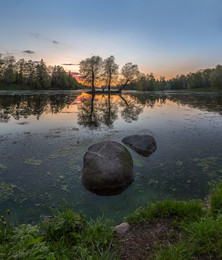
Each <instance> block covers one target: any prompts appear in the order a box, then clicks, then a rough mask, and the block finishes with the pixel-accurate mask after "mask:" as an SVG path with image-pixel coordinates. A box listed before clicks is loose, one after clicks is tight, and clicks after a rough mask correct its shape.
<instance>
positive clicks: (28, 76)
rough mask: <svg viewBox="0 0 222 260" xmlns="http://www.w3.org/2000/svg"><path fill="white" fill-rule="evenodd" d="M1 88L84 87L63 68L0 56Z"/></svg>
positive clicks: (41, 62)
mask: <svg viewBox="0 0 222 260" xmlns="http://www.w3.org/2000/svg"><path fill="white" fill-rule="evenodd" d="M0 86H2V87H3V88H4V89H7V87H8V86H12V87H15V88H16V87H17V88H21V89H40V90H41V89H78V88H80V87H81V86H82V85H81V84H80V83H78V82H77V81H76V79H75V78H74V77H73V76H72V75H71V73H70V72H69V73H67V72H66V71H65V70H64V68H63V67H62V66H46V64H45V62H44V61H43V60H41V61H40V62H37V61H32V60H29V61H26V60H24V59H20V60H18V61H16V60H15V58H14V56H5V57H4V58H2V57H1V56H0Z"/></svg>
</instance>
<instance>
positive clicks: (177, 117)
mask: <svg viewBox="0 0 222 260" xmlns="http://www.w3.org/2000/svg"><path fill="white" fill-rule="evenodd" d="M132 134H149V135H152V136H153V137H154V138H155V140H156V143H157V150H156V151H155V152H154V153H153V154H151V155H150V156H149V157H143V156H141V155H139V154H137V153H136V152H134V151H132V150H131V149H130V148H129V147H127V146H126V148H127V149H128V150H129V151H130V153H131V155H132V158H133V162H134V174H135V181H134V182H133V183H132V184H131V186H130V187H128V188H127V189H126V190H125V191H123V192H122V193H121V194H119V195H116V196H98V195H96V194H93V193H91V192H90V191H88V190H86V189H85V188H84V186H83V185H82V183H81V169H82V167H83V157H84V154H85V152H86V151H87V149H88V147H89V146H91V145H92V144H94V143H97V142H100V141H104V140H113V141H117V142H120V143H122V142H121V140H122V138H123V137H125V136H127V135H132ZM221 158H222V95H221V94H219V93H206V94H203V93H190V92H165V93H164V92H159V93H156V92H155V93H154V92H124V93H123V94H122V95H111V96H108V95H95V96H94V97H92V96H91V95H89V94H86V93H82V92H81V91H62V92H60V91H24V92H22V91H20V92H16V91H12V92H8V91H0V214H3V212H5V211H6V210H7V209H8V208H10V209H11V212H12V218H13V219H12V220H13V221H14V222H15V223H37V222H38V221H39V219H40V217H41V216H42V215H50V214H51V209H53V208H56V209H62V208H66V207H72V208H74V210H75V211H77V212H80V213H82V214H84V215H85V216H87V217H88V218H96V217H99V216H101V215H104V216H105V217H107V218H110V219H113V221H114V222H115V223H119V222H121V221H122V219H123V217H124V216H126V215H127V214H129V213H132V212H133V211H134V210H135V209H136V208H137V207H139V206H144V205H145V204H146V203H147V202H155V201H157V200H163V199H167V198H168V199H183V200H187V199H204V198H205V197H206V195H207V194H208V192H209V190H210V189H211V188H212V187H213V186H214V185H215V183H218V181H220V180H222V159H221Z"/></svg>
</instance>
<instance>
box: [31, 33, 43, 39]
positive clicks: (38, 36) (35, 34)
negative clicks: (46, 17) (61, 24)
mask: <svg viewBox="0 0 222 260" xmlns="http://www.w3.org/2000/svg"><path fill="white" fill-rule="evenodd" d="M29 34H30V35H31V36H32V37H34V38H36V39H39V38H40V36H41V35H40V33H29Z"/></svg>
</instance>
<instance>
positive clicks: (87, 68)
mask: <svg viewBox="0 0 222 260" xmlns="http://www.w3.org/2000/svg"><path fill="white" fill-rule="evenodd" d="M79 65H80V68H79V72H80V75H81V77H82V78H83V81H85V82H86V83H89V84H90V85H91V87H92V92H95V81H96V79H98V78H100V76H101V72H102V65H103V62H102V58H101V57H100V56H92V57H91V58H87V59H85V60H82V61H80V64H79Z"/></svg>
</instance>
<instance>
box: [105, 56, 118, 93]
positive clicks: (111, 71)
mask: <svg viewBox="0 0 222 260" xmlns="http://www.w3.org/2000/svg"><path fill="white" fill-rule="evenodd" d="M118 68H119V66H118V65H117V64H116V63H115V57H114V56H110V57H109V58H107V59H105V60H104V62H103V78H104V80H105V83H106V84H107V86H108V91H109V92H110V86H111V84H112V82H113V80H115V79H116V78H117V76H118Z"/></svg>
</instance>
